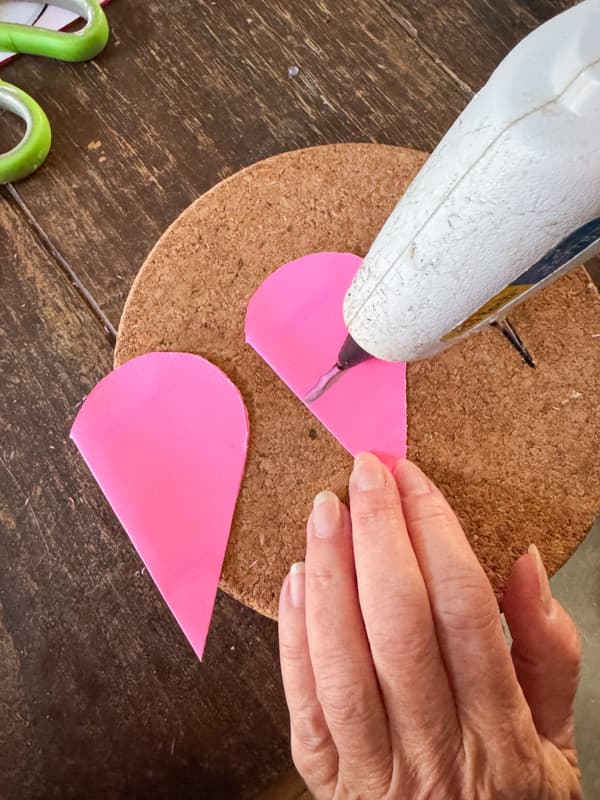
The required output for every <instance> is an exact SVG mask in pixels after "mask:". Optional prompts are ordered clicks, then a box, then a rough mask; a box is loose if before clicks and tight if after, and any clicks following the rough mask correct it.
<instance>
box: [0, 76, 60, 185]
mask: <svg viewBox="0 0 600 800" xmlns="http://www.w3.org/2000/svg"><path fill="white" fill-rule="evenodd" d="M0 108H5V109H7V111H12V112H13V114H16V115H17V116H18V117H21V119H23V120H25V124H26V125H27V129H26V131H25V135H24V136H23V138H22V139H21V141H20V142H19V144H17V145H16V146H15V147H13V149H12V150H9V151H8V153H4V154H3V155H1V156H0V183H12V182H13V181H20V180H22V179H23V178H26V177H27V176H28V175H31V173H32V172H35V171H36V169H37V168H38V167H39V166H40V165H41V164H42V163H43V162H44V161H45V160H46V156H47V155H48V151H49V150H50V143H51V141H52V134H51V132H50V123H49V122H48V117H47V116H46V115H45V113H44V111H43V109H42V107H41V106H40V105H39V104H38V103H37V102H36V101H35V100H34V99H33V97H30V96H29V95H28V94H26V92H24V91H23V90H22V89H18V88H17V87H16V86H13V85H12V84H10V83H5V82H4V81H0Z"/></svg>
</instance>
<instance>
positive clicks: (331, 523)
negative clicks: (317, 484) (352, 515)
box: [312, 492, 340, 539]
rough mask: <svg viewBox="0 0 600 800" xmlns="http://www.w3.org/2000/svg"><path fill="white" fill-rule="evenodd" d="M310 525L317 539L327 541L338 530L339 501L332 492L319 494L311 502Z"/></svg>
mask: <svg viewBox="0 0 600 800" xmlns="http://www.w3.org/2000/svg"><path fill="white" fill-rule="evenodd" d="M312 524H313V528H314V531H315V536H318V537H319V539H327V538H329V537H330V536H333V535H334V533H336V531H338V530H339V527H340V501H339V500H338V499H337V497H336V495H334V493H333V492H320V493H319V494H318V495H317V496H316V497H315V499H314V500H313V512H312Z"/></svg>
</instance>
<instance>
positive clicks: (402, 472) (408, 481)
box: [393, 458, 432, 498]
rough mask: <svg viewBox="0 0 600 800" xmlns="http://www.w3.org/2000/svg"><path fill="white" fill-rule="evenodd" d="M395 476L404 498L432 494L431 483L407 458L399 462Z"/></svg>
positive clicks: (395, 468)
mask: <svg viewBox="0 0 600 800" xmlns="http://www.w3.org/2000/svg"><path fill="white" fill-rule="evenodd" d="M393 475H394V478H395V480H396V485H397V486H398V491H399V492H400V497H402V498H404V497H410V496H412V495H419V494H429V492H431V489H432V483H431V481H430V480H429V478H428V477H427V476H426V475H425V473H424V472H423V471H422V470H421V469H420V468H419V467H418V466H417V465H416V464H413V462H412V461H408V460H407V459H405V458H402V459H400V460H399V461H397V462H396V464H395V466H394V469H393Z"/></svg>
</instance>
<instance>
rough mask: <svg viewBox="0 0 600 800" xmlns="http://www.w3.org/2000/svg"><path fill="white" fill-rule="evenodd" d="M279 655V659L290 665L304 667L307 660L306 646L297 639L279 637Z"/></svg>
mask: <svg viewBox="0 0 600 800" xmlns="http://www.w3.org/2000/svg"><path fill="white" fill-rule="evenodd" d="M279 656H280V658H281V661H282V662H283V663H285V664H289V665H290V666H292V667H304V665H305V664H306V662H307V660H308V653H307V650H306V647H305V646H303V645H302V644H301V643H300V642H298V641H291V640H288V639H284V638H282V637H280V638H279Z"/></svg>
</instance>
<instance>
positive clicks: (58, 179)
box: [0, 0, 570, 800]
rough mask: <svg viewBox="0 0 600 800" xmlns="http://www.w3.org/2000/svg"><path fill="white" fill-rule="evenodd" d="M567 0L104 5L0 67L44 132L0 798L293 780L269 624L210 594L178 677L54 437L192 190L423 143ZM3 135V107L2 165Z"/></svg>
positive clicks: (80, 472) (18, 197) (30, 274)
mask: <svg viewBox="0 0 600 800" xmlns="http://www.w3.org/2000/svg"><path fill="white" fill-rule="evenodd" d="M566 5H570V3H567V2H566V1H565V0H521V1H517V0H500V1H499V2H492V0H448V2H445V3H438V2H435V0H356V2H354V3H352V4H351V7H349V4H347V3H344V2H342V0H305V2H302V3H298V2H294V0H247V1H246V2H242V0H219V1H218V2H210V1H209V0H206V2H201V0H170V2H169V3H165V2H162V0H146V2H143V3H141V2H139V0H114V2H113V3H111V5H110V7H109V9H108V14H109V19H110V23H111V28H112V37H111V41H110V44H109V46H108V48H107V50H106V51H105V53H103V54H102V55H101V56H100V57H99V58H98V59H97V60H96V61H94V62H92V63H90V64H86V65H68V64H61V63H57V62H49V61H44V60H41V59H34V58H30V57H27V58H21V59H19V60H17V61H16V62H14V63H13V64H11V65H8V66H7V67H5V68H2V71H1V77H2V78H4V79H5V80H9V81H13V82H15V83H17V84H18V85H20V86H21V87H22V88H24V89H25V90H27V91H29V92H30V93H31V94H33V95H34V96H36V97H37V98H38V100H40V101H41V102H42V104H43V105H44V107H45V109H46V110H47V112H48V114H49V116H50V119H51V122H52V125H53V134H54V146H53V150H52V153H51V156H50V158H49V160H48V162H47V164H46V165H45V166H44V167H43V169H42V170H40V172H39V173H38V174H37V175H35V176H34V177H33V178H32V179H30V180H28V181H26V182H24V183H22V184H20V185H19V186H18V187H9V188H8V189H7V190H5V191H4V192H3V194H2V195H1V197H0V237H1V238H0V306H1V311H0V332H1V335H0V364H1V367H2V378H3V381H2V391H1V392H0V409H1V412H0V413H1V419H2V437H1V438H0V458H1V459H2V460H1V462H0V493H1V496H0V798H2V800H13V798H14V799H15V800H16V798H19V800H42V798H77V799H78V798H86V799H87V800H95V798H109V799H110V800H112V798H125V797H127V798H146V797H147V798H150V797H152V798H161V797H176V798H182V799H183V800H185V798H187V797H190V798H191V797H194V798H196V797H202V798H221V797H222V798H228V800H236V798H248V797H252V796H253V795H254V794H255V793H256V792H258V791H259V789H260V788H262V786H263V785H264V784H265V783H268V782H269V780H270V779H271V777H272V776H274V774H275V773H276V772H277V771H278V770H280V769H282V768H283V767H284V765H286V764H289V755H288V752H287V718H286V712H285V707H284V704H283V698H282V695H281V689H280V686H279V677H278V664H277V657H276V631H275V628H274V626H273V625H271V624H269V623H268V622H267V621H265V620H261V619H259V618H258V616H256V615H254V614H253V613H252V612H250V611H248V610H247V609H245V608H243V607H242V606H240V605H238V604H236V603H235V602H234V601H232V600H229V599H227V598H226V597H224V596H219V599H218V603H217V613H216V617H215V623H214V625H213V629H212V631H211V636H210V639H209V645H208V649H207V658H206V664H205V665H203V666H200V665H198V664H197V663H196V662H195V660H194V659H193V656H192V654H191V651H190V650H189V649H188V648H187V646H186V644H185V642H184V641H183V638H182V636H181V634H180V633H179V631H178V629H177V627H176V625H175V623H174V622H173V621H172V619H171V617H170V615H169V614H168V612H167V611H166V610H165V608H164V606H163V604H162V602H161V601H160V600H159V599H158V597H157V595H156V592H155V590H154V589H153V587H152V584H151V582H150V581H149V579H148V577H147V576H146V575H145V574H142V573H141V565H140V564H139V562H138V561H137V559H136V557H135V556H134V554H133V553H132V550H131V548H130V547H129V545H128V544H127V542H126V540H125V539H124V536H123V534H122V532H121V530H120V529H119V526H118V525H117V524H116V523H115V521H114V519H113V517H112V515H111V513H110V511H109V510H108V508H107V507H106V504H105V503H104V501H103V500H102V498H101V495H100V493H99V491H98V489H97V488H96V487H95V485H94V483H93V481H92V480H91V478H90V477H89V475H88V474H87V472H86V470H85V468H84V467H83V465H82V464H81V462H80V460H79V459H78V457H77V456H76V454H75V452H74V450H73V448H72V447H71V446H70V445H69V444H68V442H67V433H68V429H69V425H70V421H71V419H72V417H73V415H74V413H75V409H76V406H77V403H78V402H79V401H80V400H81V398H82V396H83V395H84V394H85V393H86V392H87V391H89V390H90V389H91V387H92V386H93V385H94V383H95V382H96V381H97V380H98V379H99V378H100V377H101V375H102V374H104V372H105V371H106V370H107V369H108V368H109V365H110V363H111V353H110V349H111V348H110V340H111V338H112V337H113V336H114V329H115V327H116V325H117V323H118V320H119V316H120V313H121V309H122V306H123V302H124V300H125V297H126V295H127V292H128V289H129V286H130V284H131V281H132V279H133V276H134V275H135V273H136V271H137V269H138V268H139V266H140V265H141V263H142V261H143V260H144V257H145V256H146V254H147V253H148V251H149V250H150V248H151V247H152V245H153V244H154V242H155V241H156V239H157V238H158V236H159V235H160V234H161V233H162V232H163V230H164V228H165V227H166V226H167V224H168V223H170V222H171V221H172V220H173V219H175V218H176V217H177V216H178V214H179V213H180V212H181V210H182V209H183V208H185V207H186V206H187V205H188V204H189V203H190V202H191V201H192V200H193V199H194V198H195V197H196V196H198V195H199V194H201V193H202V192H204V191H205V190H206V189H208V188H209V187H210V186H211V185H213V184H214V183H216V182H217V181H218V180H220V179H221V178H223V177H225V176H226V175H229V174H231V173H233V172H235V171H236V170H238V169H239V168H240V167H242V166H245V165H246V164H249V163H251V162H254V161H256V160H259V159H261V158H264V157H266V156H268V155H272V154H274V153H277V152H282V151H285V150H290V149H292V148H295V147H301V146H307V145H314V144H320V143H325V142H337V141H359V140H361V141H378V142H384V143H393V144H402V145H408V146H413V147H416V148H420V149H424V150H429V149H431V148H432V147H433V146H434V145H435V143H436V142H437V141H438V139H439V138H440V136H441V135H442V134H443V132H444V131H445V130H446V129H447V127H448V126H449V124H450V123H451V122H452V120H453V119H454V117H455V116H456V115H457V114H458V112H459V111H460V110H461V109H462V108H463V106H464V105H465V104H466V102H467V100H468V98H469V97H470V95H471V93H472V91H473V90H476V89H477V88H479V86H481V85H482V83H483V82H484V81H485V79H486V77H487V75H488V74H489V73H490V72H491V70H492V69H493V67H494V66H495V64H496V63H497V62H498V61H499V60H500V58H501V57H502V56H503V55H504V54H505V53H506V51H507V50H508V49H509V48H510V47H511V46H512V45H514V44H515V43H516V41H518V39H519V38H520V37H522V36H523V35H524V34H525V33H526V32H527V31H529V30H530V29H532V28H533V27H535V26H536V25H537V24H538V23H539V22H541V21H543V20H544V19H545V18H547V17H548V16H550V15H551V14H553V13H556V12H557V11H560V10H562V8H564V7H565V6H566ZM291 65H297V66H298V68H299V72H298V75H297V76H296V77H289V76H288V71H287V70H288V67H289V66H291ZM16 137H17V126H15V125H13V124H12V123H9V122H8V119H7V117H6V115H0V149H4V147H5V146H6V145H7V144H8V143H9V142H10V143H13V142H14V141H16ZM231 648H235V649H231Z"/></svg>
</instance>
